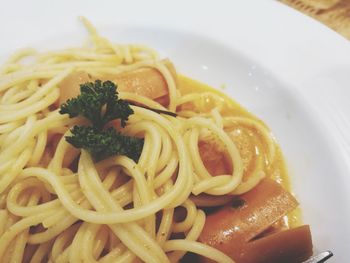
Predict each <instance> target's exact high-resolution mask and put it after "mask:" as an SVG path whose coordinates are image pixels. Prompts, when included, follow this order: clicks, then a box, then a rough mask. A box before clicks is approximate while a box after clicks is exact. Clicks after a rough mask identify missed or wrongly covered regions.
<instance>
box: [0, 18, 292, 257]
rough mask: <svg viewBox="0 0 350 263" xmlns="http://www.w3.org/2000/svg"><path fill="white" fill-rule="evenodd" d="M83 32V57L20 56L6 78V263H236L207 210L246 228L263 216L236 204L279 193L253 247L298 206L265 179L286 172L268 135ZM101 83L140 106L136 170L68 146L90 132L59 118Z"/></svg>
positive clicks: (137, 54)
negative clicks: (88, 87)
mask: <svg viewBox="0 0 350 263" xmlns="http://www.w3.org/2000/svg"><path fill="white" fill-rule="evenodd" d="M83 22H84V23H85V25H86V26H87V28H88V30H89V33H90V38H89V42H88V43H87V44H86V45H84V46H82V47H79V48H70V49H64V50H58V51H50V52H46V53H37V52H36V51H34V50H31V49H26V50H21V51H20V52H18V53H16V54H14V55H13V56H12V57H11V58H10V59H9V60H8V61H7V63H6V64H5V65H4V66H3V67H2V68H1V76H0V258H1V262H139V261H144V262H177V261H180V260H181V259H182V258H183V257H184V255H185V254H186V253H188V252H192V253H195V254H198V255H200V257H199V259H198V260H202V261H205V260H207V259H210V260H213V261H218V262H234V259H236V258H235V254H234V255H233V256H232V255H227V254H228V251H226V250H225V249H220V244H221V243H220V244H214V243H215V242H214V241H213V240H214V239H215V238H212V237H211V236H213V235H212V233H209V232H208V229H215V227H213V224H215V222H216V221H220V220H221V219H222V218H224V216H222V217H221V216H219V217H218V216H217V214H216V213H212V212H211V211H210V209H211V208H212V207H219V208H221V209H222V207H224V208H225V207H227V204H228V203H230V207H231V208H230V209H231V210H232V209H233V210H234V211H233V212H234V213H238V215H237V217H236V218H242V217H244V216H245V217H246V219H247V218H248V219H249V218H250V219H251V218H252V215H255V214H254V213H255V212H256V211H257V208H256V209H255V210H254V209H253V210H251V211H252V213H253V214H249V215H239V211H241V210H240V209H241V208H240V206H241V205H242V206H243V207H244V205H245V204H244V202H243V203H241V204H240V205H239V206H238V208H232V206H231V203H232V202H233V203H237V200H238V201H239V200H243V201H244V198H245V197H244V196H245V195H246V197H247V200H248V199H249V198H250V197H249V194H250V195H252V194H251V193H252V191H254V189H256V191H259V189H258V188H257V186H258V185H260V186H261V187H263V186H265V187H267V188H266V189H279V190H278V191H277V192H276V191H272V192H271V193H270V192H268V191H267V192H268V193H270V195H269V194H266V199H265V200H267V201H266V202H267V203H268V201H269V198H270V197H271V200H272V199H273V198H274V197H276V196H277V197H278V198H280V199H279V200H282V201H285V202H284V204H285V207H283V209H281V211H279V210H278V207H277V208H276V209H277V211H278V212H273V211H272V210H273V209H272V210H270V214H271V217H272V218H271V219H270V220H269V221H268V222H265V223H259V222H258V220H256V221H255V222H251V224H252V226H253V225H254V224H255V225H256V226H257V227H255V230H254V231H255V232H254V231H253V232H254V234H253V235H251V234H252V231H250V230H249V231H248V232H247V233H249V235H251V236H250V237H249V238H247V240H245V241H247V242H248V241H249V240H251V239H253V238H255V237H256V236H257V235H258V234H260V233H261V232H263V231H265V230H266V229H268V228H271V225H273V223H275V222H276V221H279V220H280V219H281V218H282V217H283V216H285V215H286V214H287V213H288V212H290V211H292V210H293V209H294V208H295V207H296V206H297V202H296V200H295V199H294V197H292V196H291V195H290V194H289V193H288V192H287V191H284V190H281V189H280V188H281V186H276V184H275V183H272V180H271V181H266V179H264V178H266V177H267V173H269V172H271V171H272V172H273V171H275V172H276V171H277V170H278V169H277V170H276V167H277V166H276V165H277V164H276V163H281V162H283V161H282V160H281V158H280V157H279V156H280V154H279V148H278V145H277V144H276V142H275V140H274V138H273V136H272V135H271V133H270V131H269V130H268V128H267V127H266V126H265V125H264V124H263V123H262V122H261V121H259V120H257V119H256V118H255V117H253V116H252V115H251V114H249V113H247V112H246V111H244V110H243V109H241V108H239V107H238V106H237V105H236V104H235V103H234V102H232V101H230V100H228V99H227V98H223V96H222V95H220V94H219V93H218V92H216V91H214V90H210V89H207V90H204V91H202V92H198V91H196V90H192V89H191V83H192V82H191V81H190V80H189V79H187V78H185V77H181V76H179V75H178V74H177V73H176V70H175V68H174V66H173V65H172V63H171V62H170V61H169V60H162V59H160V58H159V56H158V54H157V53H156V52H155V51H153V50H152V49H150V48H147V47H144V46H140V45H121V44H115V43H112V42H110V41H109V40H107V39H105V38H103V37H102V36H100V35H99V34H98V33H97V32H96V30H95V29H94V28H93V27H92V26H91V24H89V22H88V21H86V20H83ZM96 79H101V80H111V81H113V82H115V83H116V84H117V86H118V92H119V96H120V98H122V99H125V100H128V101H132V102H134V103H135V105H134V106H132V109H133V111H134V114H132V115H131V116H130V117H129V120H128V122H127V125H126V127H124V128H120V131H121V133H123V134H128V135H131V136H138V137H142V138H144V146H143V150H142V153H141V156H140V159H139V160H138V162H135V161H133V160H132V159H130V158H128V157H126V156H121V155H119V156H118V155H117V156H112V157H109V158H107V159H105V160H101V161H99V162H96V161H95V160H94V159H93V158H92V157H91V155H90V154H89V153H88V152H87V151H86V150H81V149H76V148H74V147H73V146H72V145H70V144H69V143H68V142H67V141H66V140H65V136H67V135H69V134H70V128H72V127H73V126H74V125H77V124H81V123H84V121H86V120H84V119H83V118H69V117H68V115H67V114H63V115H62V114H60V113H59V105H60V104H62V103H63V102H65V101H66V100H67V99H69V98H72V97H74V96H76V95H77V94H78V93H79V84H81V83H84V82H87V81H93V80H96ZM192 84H193V83H192ZM137 105H143V106H144V107H139V106H137ZM149 108H152V109H158V110H164V111H170V112H173V113H176V115H177V116H176V117H174V116H169V115H166V114H159V113H157V112H154V111H152V110H150V109H149ZM277 172H278V171H277ZM279 172H281V171H279ZM282 172H283V171H282ZM271 176H272V177H273V174H272V175H271ZM271 176H270V177H271ZM276 176H277V175H276ZM263 181H264V182H265V183H264V184H262V183H261V182H263ZM278 187H280V188H278ZM252 189H253V190H252ZM261 191H263V190H261ZM263 192H265V193H267V192H266V191H263ZM256 195H257V194H256ZM237 196H239V197H240V198H239V199H237ZM272 197H273V198H272ZM263 198H264V194H261V195H260V197H259V198H258V199H259V200H260V199H262V202H263V201H264V200H263ZM278 198H277V199H278ZM253 199H254V198H253ZM255 199H256V198H255ZM255 199H254V200H255ZM275 199H276V198H275ZM247 200H246V201H247ZM252 202H255V201H252ZM238 203H239V202H238ZM256 206H258V205H256ZM270 208H271V207H270ZM242 209H243V208H242ZM231 210H229V211H231ZM223 211H224V210H223ZM237 211H238V212H237ZM242 211H244V210H242ZM271 211H272V212H271ZM221 213H223V212H222V211H221ZM276 215H277V218H276ZM215 216H216V217H217V218H215ZM210 217H214V218H213V219H210ZM256 217H258V218H259V215H258V214H257V215H256ZM206 218H207V220H206ZM206 221H207V222H206ZM231 221H232V220H231ZM208 222H209V223H210V222H212V223H210V224H211V225H208ZM232 222H234V221H232ZM279 222H281V220H280V221H279ZM236 223H237V225H236V227H238V230H239V226H240V224H241V223H240V222H238V221H236ZM241 225H242V224H241ZM208 227H209V228H208ZM221 232H222V231H221ZM231 232H232V231H231ZM226 234H227V233H226ZM240 237H241V238H240V241H237V242H242V241H241V240H243V239H245V238H246V236H245V234H244V235H243V236H242V235H241V236H240ZM296 240H298V239H296ZM213 242H214V243H213ZM237 244H238V243H233V246H231V247H230V248H229V249H228V250H230V249H231V248H232V250H235V247H234V246H235V245H237ZM237 251H238V252H239V253H241V252H242V251H241V250H239V249H237ZM259 251H260V250H259ZM259 253H260V252H259ZM184 260H186V257H185V259H184ZM236 260H237V262H244V261H242V260H241V261H239V257H238V259H236ZM247 262H248V261H247Z"/></svg>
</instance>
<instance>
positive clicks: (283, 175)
mask: <svg viewBox="0 0 350 263" xmlns="http://www.w3.org/2000/svg"><path fill="white" fill-rule="evenodd" d="M178 88H179V90H180V92H181V95H185V94H188V93H193V92H196V93H204V92H208V91H210V92H213V93H215V94H217V95H219V96H220V97H221V100H222V102H224V103H223V108H222V112H221V113H222V115H223V116H237V117H238V116H239V117H248V118H251V119H254V120H256V121H258V122H259V123H260V124H262V125H264V126H265V127H267V126H266V124H265V123H264V122H263V121H261V120H260V119H258V118H257V117H256V116H254V115H253V114H252V113H250V112H249V111H247V110H246V109H245V108H243V107H242V106H241V105H240V104H239V103H237V102H236V101H234V100H233V99H232V98H230V97H228V96H227V95H225V94H223V93H221V92H220V91H219V90H216V89H214V88H212V87H210V86H208V85H206V84H203V83H200V82H199V81H196V80H193V79H190V78H188V77H185V76H182V75H179V76H178ZM215 103H216V102H214V99H213V98H211V97H209V96H208V98H206V99H205V100H204V103H202V104H200V105H196V108H197V107H198V108H199V109H198V110H200V111H202V110H204V111H210V110H211V109H212V108H214V107H215ZM251 132H252V133H253V134H252V136H251V137H252V138H254V137H255V138H257V137H259V134H257V133H258V132H257V131H256V130H254V129H251ZM254 133H255V134H254ZM237 138H238V139H237V141H235V144H236V146H237V147H238V149H239V150H240V153H241V157H242V159H243V162H244V161H245V160H244V158H246V159H248V160H247V161H249V160H251V158H253V157H251V156H252V155H254V154H253V153H252V151H251V149H248V147H247V149H245V146H247V142H246V140H245V139H244V136H240V137H237ZM251 143H252V142H250V144H251ZM253 143H255V144H258V146H259V148H261V149H262V151H263V152H267V145H266V144H264V143H261V142H260V141H259V140H255V141H254V142H253ZM248 146H249V145H248ZM275 149H276V155H275V158H274V160H273V162H272V163H269V164H267V165H265V167H264V172H265V174H266V176H268V177H270V178H271V179H273V180H275V181H277V182H278V183H280V184H281V185H282V186H283V187H284V188H285V189H286V190H288V191H289V192H291V186H290V180H289V176H288V169H287V167H286V164H285V161H284V158H283V155H282V152H281V149H280V147H279V145H278V144H277V143H275ZM245 151H246V152H245ZM246 169H248V172H249V169H254V167H251V166H248V167H247V168H246ZM301 224H302V221H301V211H300V209H299V208H297V209H295V210H294V211H292V212H291V213H289V214H288V215H287V216H285V217H284V218H283V219H282V220H279V221H278V222H276V223H275V225H274V227H276V228H294V227H296V226H300V225H301Z"/></svg>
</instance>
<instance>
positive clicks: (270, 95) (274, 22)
mask: <svg viewBox="0 0 350 263" xmlns="http://www.w3.org/2000/svg"><path fill="white" fill-rule="evenodd" d="M78 15H84V16H86V17H88V18H89V19H90V20H91V21H92V22H93V23H94V24H95V25H96V26H97V28H98V29H99V31H100V32H101V33H102V34H103V35H105V36H107V37H109V38H111V39H113V40H114V41H119V42H137V43H143V44H147V45H149V46H152V47H155V48H156V49H158V50H160V51H161V53H162V54H164V55H165V56H168V57H170V58H171V59H172V60H173V61H174V62H175V64H176V65H177V67H178V69H179V71H180V72H182V73H184V74H186V75H188V76H191V77H193V78H196V79H198V80H201V81H204V82H206V83H208V84H210V85H212V86H214V87H219V86H221V84H225V86H226V88H225V89H224V90H223V91H224V92H226V93H228V94H229V95H231V96H232V97H234V98H235V99H236V100H237V101H239V102H240V103H241V104H243V105H244V106H245V107H246V108H248V109H249V110H250V111H252V112H254V113H255V114H256V115H257V116H259V117H260V118H262V119H263V120H264V121H265V122H266V123H267V124H268V125H269V126H270V127H271V129H272V130H273V132H274V134H275V135H276V137H277V139H278V141H279V142H280V144H281V146H282V149H283V152H284V154H285V156H286V159H287V162H288V165H289V170H290V173H291V177H292V184H293V189H294V192H295V193H296V195H297V197H298V199H299V200H300V202H301V206H302V209H303V214H304V222H305V223H307V224H310V225H311V227H312V233H313V239H314V246H315V252H318V251H322V250H326V249H330V250H332V251H333V252H334V253H335V257H334V258H333V259H332V260H330V262H346V261H348V260H347V259H346V258H347V256H348V253H349V252H348V250H349V248H350V225H349V222H350V161H349V160H350V158H349V156H350V125H349V123H350V120H349V116H350V106H349V105H350V104H349V103H348V100H349V95H350V90H349V81H348V76H349V75H350V60H349V57H350V45H349V42H348V41H347V40H345V39H344V38H342V37H341V36H339V35H337V34H336V33H335V32H333V31H331V30H329V29H328V28H326V27H325V26H323V25H321V24H319V23H318V22H316V21H313V20H312V19H310V18H308V17H306V16H304V15H302V14H299V13H298V12H297V11H294V10H292V9H290V8H288V7H286V6H284V5H282V4H280V3H278V2H271V1H238V0H237V1H233V0H227V1H191V2H190V1H185V0H183V1H182V0H181V1H172V2H168V1H161V0H159V1H158V0H152V1H142V2H141V1H83V0H79V1H68V0H65V1H62V0H61V1H44V0H40V1H7V2H6V3H3V4H2V8H1V9H0V25H1V26H0V35H1V41H0V60H2V61H3V59H4V57H5V56H6V55H8V54H9V53H10V52H12V51H14V50H15V49H17V48H21V47H27V46H34V47H39V48H44V49H53V48H58V47H63V46H70V45H79V44H80V43H81V42H82V41H83V39H84V36H85V31H84V30H83V28H82V26H81V25H80V24H79V23H78V21H77V16H78ZM349 256H350V255H349Z"/></svg>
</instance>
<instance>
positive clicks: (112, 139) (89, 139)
mask: <svg viewBox="0 0 350 263" xmlns="http://www.w3.org/2000/svg"><path fill="white" fill-rule="evenodd" d="M80 93H81V94H80V95H78V96H77V97H76V98H72V99H69V100H68V101H67V102H65V103H63V104H62V105H61V109H60V113H61V114H69V117H70V118H73V117H77V116H83V117H85V118H86V119H88V120H89V121H90V122H91V125H92V126H74V127H73V128H72V129H71V133H72V136H66V140H67V142H69V143H70V144H72V145H73V146H74V147H76V148H83V149H85V150H87V151H88V152H89V153H90V154H91V155H92V156H93V157H94V158H95V159H96V160H102V159H105V158H107V157H109V156H112V155H126V156H128V157H129V158H131V159H133V160H134V161H138V159H139V157H140V155H141V151H142V147H143V139H141V138H137V137H130V136H127V135H123V134H121V133H120V132H118V131H117V130H116V129H115V128H113V127H109V128H107V129H105V128H104V127H105V126H106V124H107V123H109V122H110V121H112V120H115V119H119V120H120V123H121V126H122V127H124V126H125V125H126V122H127V120H128V118H129V116H130V115H131V114H133V113H134V111H133V110H132V109H131V107H130V104H129V103H128V102H127V101H125V100H122V99H119V98H118V92H117V87H116V85H115V84H114V83H113V82H111V81H105V82H101V81H100V80H96V81H95V82H87V83H85V84H81V85H80Z"/></svg>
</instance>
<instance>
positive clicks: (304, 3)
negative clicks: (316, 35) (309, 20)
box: [280, 0, 350, 40]
mask: <svg viewBox="0 0 350 263" xmlns="http://www.w3.org/2000/svg"><path fill="white" fill-rule="evenodd" d="M280 1H281V2H282V3H285V4H287V5H289V6H291V7H293V8H295V9H297V10H299V11H301V12H303V13H305V14H307V15H309V16H311V17H314V18H315V19H317V20H319V21H320V22H322V23H324V24H326V25H327V26H329V27H330V28H332V29H333V30H335V31H337V32H338V33H340V34H341V35H343V36H344V37H346V38H347V39H349V40H350V0H280Z"/></svg>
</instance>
